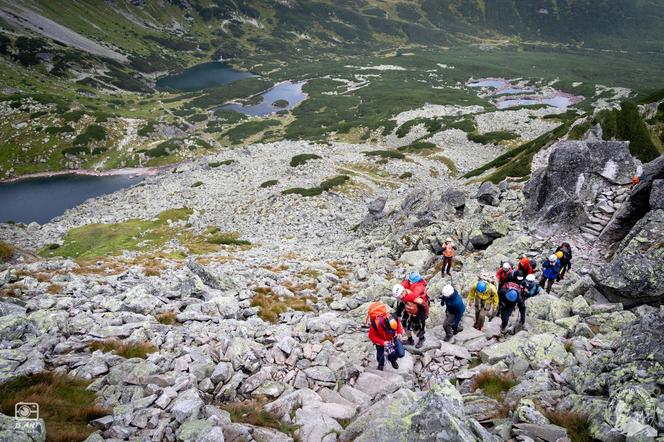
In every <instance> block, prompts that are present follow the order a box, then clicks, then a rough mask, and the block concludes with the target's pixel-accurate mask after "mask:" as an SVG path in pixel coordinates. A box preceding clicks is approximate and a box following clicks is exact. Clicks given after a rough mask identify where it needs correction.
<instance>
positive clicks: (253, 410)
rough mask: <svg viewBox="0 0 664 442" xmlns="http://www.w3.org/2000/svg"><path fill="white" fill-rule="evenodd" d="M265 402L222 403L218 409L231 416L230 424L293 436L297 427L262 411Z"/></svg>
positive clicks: (256, 400)
mask: <svg viewBox="0 0 664 442" xmlns="http://www.w3.org/2000/svg"><path fill="white" fill-rule="evenodd" d="M266 402H267V401H266V400H258V399H254V400H251V401H245V402H234V403H222V404H219V406H220V408H222V409H223V410H226V411H227V412H228V413H229V414H230V415H231V421H232V422H238V423H242V424H249V425H256V426H259V427H268V428H274V429H275V430H278V431H280V432H282V433H284V434H288V435H293V433H294V432H295V430H297V429H298V426H297V425H293V424H288V423H285V422H283V421H282V420H280V419H278V418H277V417H276V416H275V415H273V414H271V413H268V412H267V411H265V410H264V408H263V407H264V406H265V403H266Z"/></svg>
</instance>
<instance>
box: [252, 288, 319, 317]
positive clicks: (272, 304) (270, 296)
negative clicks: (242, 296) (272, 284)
mask: <svg viewBox="0 0 664 442" xmlns="http://www.w3.org/2000/svg"><path fill="white" fill-rule="evenodd" d="M253 291H254V297H253V298H251V306H252V307H258V316H259V317H260V318H261V319H263V320H264V321H268V322H272V323H276V322H277V321H278V320H279V315H281V314H282V313H285V312H287V311H288V309H292V310H296V311H301V312H310V311H312V310H313V309H312V307H311V305H310V304H309V302H315V301H316V298H315V297H313V296H297V295H296V296H292V297H289V296H277V294H276V293H274V292H273V291H272V289H271V288H269V287H256V288H255V289H253Z"/></svg>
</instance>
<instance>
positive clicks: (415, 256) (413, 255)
mask: <svg viewBox="0 0 664 442" xmlns="http://www.w3.org/2000/svg"><path fill="white" fill-rule="evenodd" d="M433 261H434V256H433V254H431V252H430V251H428V250H413V251H411V252H405V253H404V254H402V255H401V257H400V258H399V262H400V263H401V264H402V265H404V266H405V267H406V271H411V270H415V271H418V272H420V273H422V272H425V271H427V270H428V269H429V268H430V267H431V265H432V264H433Z"/></svg>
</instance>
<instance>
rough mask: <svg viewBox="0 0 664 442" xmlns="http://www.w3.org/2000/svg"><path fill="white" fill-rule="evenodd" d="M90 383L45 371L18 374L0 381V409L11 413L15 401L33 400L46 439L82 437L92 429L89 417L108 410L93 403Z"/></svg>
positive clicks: (59, 441) (62, 440) (61, 441)
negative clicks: (44, 425)
mask: <svg viewBox="0 0 664 442" xmlns="http://www.w3.org/2000/svg"><path fill="white" fill-rule="evenodd" d="M89 384H90V381H86V380H84V379H77V378H72V377H68V376H62V375H57V374H54V373H48V372H43V373H37V374H33V375H28V376H21V377H18V378H15V379H13V380H11V381H9V382H6V383H4V384H2V385H0V398H1V399H0V411H2V413H4V414H7V415H10V416H13V415H14V405H15V404H16V403H17V402H35V403H37V404H39V416H40V417H41V418H43V419H44V421H45V422H46V440H47V441H48V442H65V441H67V442H69V441H82V440H85V439H86V438H87V437H88V436H89V435H90V434H91V433H93V432H94V431H95V430H94V428H92V427H90V426H89V425H88V423H89V422H90V421H92V420H94V419H98V418H100V417H103V416H106V415H108V414H110V413H111V410H108V409H105V408H102V407H100V406H99V405H97V404H96V399H97V398H96V396H95V394H94V392H91V391H88V390H87V389H86V388H87V386H88V385H89Z"/></svg>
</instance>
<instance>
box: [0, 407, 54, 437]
mask: <svg viewBox="0 0 664 442" xmlns="http://www.w3.org/2000/svg"><path fill="white" fill-rule="evenodd" d="M45 440H46V424H45V423H44V420H43V419H30V420H27V419H16V418H14V417H10V416H5V415H4V414H2V413H0V442H44V441H45Z"/></svg>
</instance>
